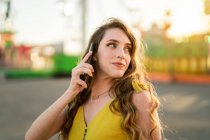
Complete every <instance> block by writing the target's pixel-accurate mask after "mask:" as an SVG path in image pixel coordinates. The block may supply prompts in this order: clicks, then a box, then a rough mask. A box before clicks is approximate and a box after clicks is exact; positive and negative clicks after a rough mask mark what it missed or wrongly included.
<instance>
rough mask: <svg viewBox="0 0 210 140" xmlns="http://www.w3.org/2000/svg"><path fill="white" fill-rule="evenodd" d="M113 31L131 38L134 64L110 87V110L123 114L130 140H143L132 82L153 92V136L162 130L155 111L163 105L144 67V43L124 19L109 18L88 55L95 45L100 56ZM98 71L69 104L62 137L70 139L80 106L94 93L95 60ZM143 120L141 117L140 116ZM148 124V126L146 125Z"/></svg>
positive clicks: (95, 34) (124, 127)
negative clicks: (134, 101)
mask: <svg viewBox="0 0 210 140" xmlns="http://www.w3.org/2000/svg"><path fill="white" fill-rule="evenodd" d="M112 28H119V29H121V30H122V31H124V33H125V34H126V35H127V37H128V38H129V40H130V42H131V45H132V49H131V52H130V56H131V61H130V64H129V67H128V69H127V70H126V72H125V74H124V76H123V77H121V78H117V79H114V80H113V81H112V82H113V84H112V86H111V88H110V93H112V96H114V100H113V101H112V102H111V104H110V106H109V107H110V110H111V111H112V112H113V113H114V112H118V113H120V114H121V116H122V118H123V121H122V123H121V127H122V130H123V131H125V132H126V134H127V136H128V139H129V140H143V139H144V136H143V132H142V131H141V130H139V128H138V127H137V123H136V119H137V116H138V111H137V108H136V106H135V105H134V104H133V101H132V96H133V94H136V91H135V89H134V87H133V86H132V81H134V80H135V81H138V86H139V87H140V88H141V89H142V90H147V91H149V93H150V95H151V99H152V106H151V108H150V119H151V122H152V123H153V128H152V129H151V130H148V132H150V135H151V137H152V133H153V132H154V130H155V129H157V128H158V129H160V123H159V120H157V118H156V117H155V111H157V109H158V106H159V100H158V98H157V96H156V93H155V91H154V88H153V86H152V84H151V83H150V82H149V80H148V79H147V78H146V71H145V67H144V64H143V58H144V56H143V54H144V45H142V44H140V41H137V39H136V38H135V37H134V34H133V33H132V32H131V30H130V29H129V28H128V26H127V25H126V24H125V23H123V22H122V21H121V20H119V19H116V18H110V19H108V20H107V21H106V22H105V24H103V25H102V26H100V27H99V28H98V29H97V30H96V31H95V32H94V33H93V35H92V36H91V38H90V41H89V43H88V47H87V50H86V52H85V53H84V56H85V55H86V54H87V53H88V50H89V48H90V46H91V45H93V46H94V48H93V55H94V54H95V53H97V50H98V47H99V43H100V41H101V40H102V39H103V37H104V35H105V33H106V31H107V30H108V29H112ZM84 56H83V57H84ZM91 64H92V66H93V68H94V71H95V72H94V75H93V77H92V78H89V79H88V81H87V85H88V88H87V89H84V90H83V91H81V93H79V94H78V95H77V96H76V97H75V99H74V100H73V101H72V102H70V103H69V105H68V110H67V121H66V123H65V125H64V127H63V129H62V130H61V133H60V135H59V138H61V139H64V140H67V139H68V134H69V132H70V130H71V127H72V124H73V120H74V117H75V115H76V113H77V110H78V108H79V106H81V105H83V104H84V103H85V102H86V101H87V100H88V98H89V97H90V94H91V89H92V85H93V83H94V80H95V76H96V74H97V69H96V68H97V67H96V63H95V61H92V62H91ZM139 117H140V119H141V116H139ZM142 125H144V124H142Z"/></svg>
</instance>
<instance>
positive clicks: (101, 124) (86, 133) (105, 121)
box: [68, 102, 127, 140]
mask: <svg viewBox="0 0 210 140" xmlns="http://www.w3.org/2000/svg"><path fill="white" fill-rule="evenodd" d="M109 105H110V102H109V103H107V104H106V105H105V106H104V107H103V108H102V109H101V110H100V111H99V112H98V113H97V114H96V115H95V117H94V118H93V120H91V122H90V123H89V124H88V126H86V122H85V119H84V113H83V112H84V110H83V106H80V107H79V109H78V111H77V113H76V115H75V118H74V121H73V124H72V128H71V131H70V133H69V137H68V140H127V137H126V136H127V135H126V134H125V132H124V131H123V130H122V128H121V122H122V117H121V116H120V115H118V114H116V113H112V112H111V110H110V109H109Z"/></svg>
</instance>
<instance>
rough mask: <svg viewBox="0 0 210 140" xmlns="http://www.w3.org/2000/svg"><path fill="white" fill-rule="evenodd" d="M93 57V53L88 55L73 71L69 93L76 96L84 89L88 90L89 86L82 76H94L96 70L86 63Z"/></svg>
mask: <svg viewBox="0 0 210 140" xmlns="http://www.w3.org/2000/svg"><path fill="white" fill-rule="evenodd" d="M91 55H92V51H90V52H89V53H87V55H86V56H85V57H84V58H83V59H82V61H81V62H80V63H79V64H78V65H77V66H76V67H75V68H73V69H72V75H71V80H70V85H69V88H68V91H71V93H74V94H75V96H76V95H77V94H78V93H80V92H81V91H82V90H83V89H84V88H87V84H86V83H85V81H83V80H82V79H81V78H80V75H82V74H88V75H89V76H91V77H92V76H93V72H94V69H93V67H92V65H91V64H88V63H86V62H87V60H88V58H89V57H90V56H91Z"/></svg>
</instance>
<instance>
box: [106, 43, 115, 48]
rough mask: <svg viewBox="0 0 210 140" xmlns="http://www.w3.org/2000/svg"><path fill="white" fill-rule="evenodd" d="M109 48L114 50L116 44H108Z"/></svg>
mask: <svg viewBox="0 0 210 140" xmlns="http://www.w3.org/2000/svg"><path fill="white" fill-rule="evenodd" d="M107 46H109V47H112V48H115V47H116V45H115V44H114V43H109V44H107Z"/></svg>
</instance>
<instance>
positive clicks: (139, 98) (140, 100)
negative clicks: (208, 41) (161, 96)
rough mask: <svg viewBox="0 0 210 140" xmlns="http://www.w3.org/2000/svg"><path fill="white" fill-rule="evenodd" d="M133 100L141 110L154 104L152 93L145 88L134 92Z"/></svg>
mask: <svg viewBox="0 0 210 140" xmlns="http://www.w3.org/2000/svg"><path fill="white" fill-rule="evenodd" d="M132 101H133V103H134V105H135V106H136V107H137V108H138V110H140V111H141V110H142V111H143V110H147V109H150V107H151V105H152V98H151V93H150V92H149V91H147V90H143V91H141V92H134V94H133V97H132Z"/></svg>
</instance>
